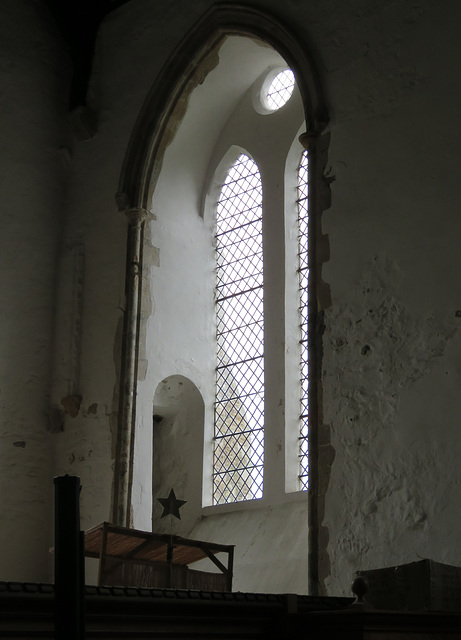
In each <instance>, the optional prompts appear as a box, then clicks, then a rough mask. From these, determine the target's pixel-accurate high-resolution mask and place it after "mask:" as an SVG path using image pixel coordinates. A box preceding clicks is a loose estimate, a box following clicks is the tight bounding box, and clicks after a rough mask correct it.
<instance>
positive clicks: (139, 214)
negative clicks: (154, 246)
mask: <svg viewBox="0 0 461 640" xmlns="http://www.w3.org/2000/svg"><path fill="white" fill-rule="evenodd" d="M125 215H126V216H127V218H128V220H129V221H130V223H131V224H140V223H141V222H144V220H145V219H146V218H147V216H148V215H149V211H148V210H147V209H144V208H143V207H134V208H132V209H126V211H125Z"/></svg>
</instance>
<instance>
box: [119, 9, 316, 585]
mask: <svg viewBox="0 0 461 640" xmlns="http://www.w3.org/2000/svg"><path fill="white" fill-rule="evenodd" d="M229 36H244V37H248V38H251V39H254V40H259V41H260V42H262V43H263V44H266V45H268V46H270V47H272V48H273V49H274V50H275V51H277V52H278V53H279V54H280V55H281V56H282V57H283V58H284V59H285V60H286V62H287V64H288V65H289V66H290V68H291V69H292V70H293V71H294V73H295V76H296V81H297V84H298V87H299V90H300V93H301V97H302V101H303V107H304V114H305V121H306V125H307V131H306V133H304V134H303V135H302V136H301V138H300V140H301V142H302V144H303V146H305V148H306V149H308V153H309V185H310V186H309V196H310V203H309V209H310V215H309V225H310V230H309V233H310V237H311V238H314V239H315V242H314V243H312V249H311V251H310V257H309V259H310V271H309V273H310V277H309V290H310V292H311V294H310V296H309V304H310V306H311V309H310V313H309V315H310V318H311V326H310V328H309V336H310V338H309V339H310V341H311V343H312V345H311V346H312V347H313V348H312V349H311V353H312V355H313V357H312V361H311V362H310V368H311V371H314V372H315V374H314V375H313V376H312V380H311V382H310V385H309V396H310V397H309V402H310V406H311V408H312V409H311V415H313V416H317V415H320V412H319V410H318V407H319V402H318V398H319V397H320V393H321V390H320V385H318V384H317V381H318V380H320V358H317V359H316V360H315V354H316V353H317V352H318V353H321V345H319V339H320V338H319V336H320V333H321V326H320V325H321V317H322V314H321V313H319V312H321V310H322V308H324V307H325V306H328V301H329V290H328V286H327V285H325V284H324V283H322V280H321V275H320V271H321V268H320V264H319V262H320V261H319V260H318V259H317V255H316V254H317V251H316V246H321V247H322V250H321V251H320V253H321V254H322V256H325V255H326V254H328V251H327V250H325V244H326V242H325V241H326V237H325V236H322V234H321V230H320V216H321V213H322V210H324V209H326V208H328V206H329V186H328V181H327V180H326V179H325V178H324V169H325V165H326V159H327V149H328V134H326V135H322V131H323V130H324V128H325V127H326V125H327V124H328V116H327V110H326V108H325V104H324V101H323V97H322V91H321V87H320V82H319V78H318V75H317V72H316V69H315V66H314V64H313V62H312V58H311V56H310V54H309V52H308V50H307V47H306V46H305V43H304V42H302V40H300V39H299V38H298V37H297V36H295V34H294V33H293V32H291V31H289V30H288V29H287V28H286V27H285V26H283V25H282V24H281V23H280V22H279V21H278V20H277V19H275V18H274V17H273V16H271V15H270V14H268V13H266V12H264V11H261V10H259V9H257V8H255V7H251V6H247V5H241V4H227V3H216V4H214V5H213V6H212V7H211V8H210V9H209V10H208V11H207V12H206V13H205V14H204V16H203V17H202V18H201V19H200V20H199V21H198V22H197V23H196V24H195V26H193V27H192V29H191V31H190V32H189V34H188V35H186V37H185V38H184V39H183V40H182V42H181V44H180V45H179V47H178V48H177V49H176V50H174V51H173V53H172V54H171V55H170V57H169V60H168V61H167V63H166V65H165V66H164V67H163V69H162V71H161V72H160V73H159V75H158V77H157V79H156V80H155V82H154V84H153V86H152V88H151V90H150V91H149V93H148V95H147V97H146V100H145V102H144V104H143V106H142V108H141V111H140V113H139V116H138V118H137V121H136V123H135V126H134V129H133V132H132V135H131V138H130V142H129V144H128V149H127V152H126V155H125V159H124V163H123V166H122V171H121V175H120V180H119V186H118V192H117V194H116V196H115V197H116V202H117V205H118V208H119V210H120V211H124V212H125V213H126V215H127V217H128V242H127V271H126V308H125V318H124V335H123V347H122V367H121V375H120V407H119V417H118V433H117V452H116V460H115V468H114V491H113V505H112V517H113V520H114V522H116V523H117V524H120V525H123V526H130V509H131V505H130V494H131V483H132V468H133V444H134V424H135V417H136V402H135V398H136V386H137V376H136V370H137V357H138V356H137V354H138V346H139V326H140V325H139V318H140V305H141V278H142V243H143V229H144V220H145V218H146V216H147V212H148V210H149V206H150V195H151V193H152V189H153V185H154V183H155V181H156V178H157V176H158V173H159V167H160V166H161V163H162V156H163V152H164V149H165V145H166V144H167V143H168V141H169V135H174V132H171V131H170V130H169V128H168V125H169V123H170V122H171V117H172V115H173V113H174V111H175V109H176V108H177V107H178V103H179V101H180V99H181V98H182V99H183V100H184V98H186V104H187V97H188V96H189V95H190V93H191V92H192V90H193V89H194V88H195V86H197V84H199V83H200V82H201V81H202V80H203V77H204V75H206V73H207V72H208V71H209V70H211V68H213V65H216V64H217V63H218V55H217V54H218V52H219V48H220V46H221V44H222V43H223V42H224V40H225V39H226V38H227V37H229ZM185 60H186V61H188V62H187V63H186V66H184V61H185ZM200 74H202V76H200ZM186 108H187V106H186ZM324 259H325V257H323V258H321V260H324ZM317 430H318V429H317V428H316V425H313V426H312V427H311V429H310V446H309V452H310V460H309V469H310V478H309V494H308V495H309V573H310V575H309V591H310V593H311V594H313V595H315V594H316V593H318V591H319V588H318V585H319V571H318V558H319V548H318V547H319V545H318V539H319V536H318V532H319V522H318V519H319V518H318V514H319V512H321V505H320V509H319V497H318V484H319V482H318V442H317Z"/></svg>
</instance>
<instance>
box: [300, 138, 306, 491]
mask: <svg viewBox="0 0 461 640" xmlns="http://www.w3.org/2000/svg"><path fill="white" fill-rule="evenodd" d="M308 222H309V210H308V158H307V151H305V152H304V153H303V155H302V158H301V162H300V165H299V169H298V273H299V315H300V318H299V320H300V325H301V343H300V345H301V353H300V359H301V363H300V365H301V425H300V437H299V484H300V489H301V490H307V489H308V485H309V456H308V449H309V440H308V435H309V406H308V391H309V353H308V321H307V318H308V286H307V285H308V279H309V268H308V252H307V250H308Z"/></svg>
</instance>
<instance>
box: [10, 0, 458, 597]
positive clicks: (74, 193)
mask: <svg viewBox="0 0 461 640" xmlns="http://www.w3.org/2000/svg"><path fill="white" fill-rule="evenodd" d="M253 4H254V5H256V6H259V7H261V8H263V9H266V10H268V11H270V12H272V13H273V14H274V15H276V16H278V17H280V19H281V20H282V21H283V22H285V23H286V25H287V26H288V28H290V29H293V31H295V32H296V33H297V34H298V36H300V37H301V38H303V39H304V38H305V40H306V42H307V43H308V45H309V48H310V50H311V51H312V53H313V54H314V57H315V59H316V62H317V64H318V67H319V71H320V75H321V79H322V82H323V85H324V88H325V91H326V95H327V99H328V104H329V110H330V115H331V125H330V130H331V146H330V154H329V166H330V168H329V173H330V174H331V176H335V178H336V180H335V182H334V183H333V186H332V207H331V209H330V210H329V211H328V212H327V213H326V214H325V215H324V221H323V230H324V232H325V233H328V234H329V236H330V247H331V260H330V262H329V263H328V264H327V265H325V266H324V269H323V277H324V279H325V280H326V281H327V282H329V284H330V286H331V292H332V301H333V303H332V306H331V308H329V309H328V310H327V311H326V313H325V325H326V331H325V335H324V362H323V368H324V374H323V388H324V422H325V425H324V427H323V432H324V433H325V434H326V437H325V441H326V442H328V441H331V447H332V449H329V455H328V465H325V468H324V476H323V483H322V486H323V487H324V489H325V491H326V504H325V513H324V516H323V523H322V524H323V527H324V529H323V530H322V531H323V534H322V541H323V542H322V544H323V548H322V559H323V562H324V564H323V565H322V573H321V578H322V587H323V588H324V589H326V590H327V591H328V593H330V594H341V593H347V592H348V584H349V582H350V578H351V575H352V573H353V571H355V570H357V569H360V568H373V567H378V566H382V565H389V564H393V563H396V562H404V561H410V560H414V559H417V558H418V557H430V558H434V559H435V560H439V561H445V562H450V563H453V564H461V557H460V554H459V552H458V547H459V545H458V542H459V537H460V522H459V518H458V517H457V511H458V509H457V505H458V503H459V498H460V483H459V477H458V475H459V472H458V465H457V460H458V459H459V454H460V441H459V435H458V433H459V415H460V412H461V406H460V400H459V399H458V395H459V394H458V389H459V386H460V382H461V370H460V365H459V362H460V357H461V344H460V333H459V331H458V318H457V317H456V311H457V310H458V309H461V303H460V300H459V273H460V272H461V253H460V252H459V247H458V244H459V240H458V239H459V236H460V231H461V229H460V226H461V222H460V217H459V213H458V212H459V209H460V204H461V203H460V195H459V177H458V176H459V172H460V169H461V166H460V161H459V141H460V138H461V124H460V121H459V113H460V112H461V109H460V107H461V105H460V101H461V93H460V91H459V89H458V88H457V83H456V78H457V76H458V71H459V69H458V66H459V60H460V50H459V48H460V39H459V37H458V33H457V28H458V25H459V19H460V17H461V16H460V15H459V14H460V11H461V5H460V4H459V3H458V2H457V1H456V0H449V1H448V2H445V3H439V2H436V1H435V0H387V1H385V2H382V1H379V2H378V1H373V2H371V1H370V0H352V1H351V2H347V3H346V2H337V1H336V0H327V1H325V0H313V1H312V2H309V3H307V2H301V0H286V1H285V2H284V3H283V5H282V4H281V3H280V2H278V0H259V1H256V2H254V3H253ZM210 5H211V1H210V0H200V1H198V2H193V3H191V2H189V1H188V0H176V1H175V2H170V1H168V2H167V1H166V0H165V1H162V2H156V3H152V2H151V1H150V0H132V2H130V3H127V4H126V5H124V6H122V7H120V8H119V9H118V10H116V11H114V12H113V13H111V14H110V15H109V16H108V18H107V19H106V20H105V21H104V23H103V25H102V26H101V29H100V33H99V38H98V42H97V47H96V53H95V60H94V67H93V75H92V80H91V86H90V91H89V96H88V104H89V106H90V107H91V108H92V109H94V111H95V112H96V113H97V119H98V127H97V132H96V135H95V136H94V137H93V138H92V139H91V140H88V141H86V142H79V143H76V142H74V143H71V142H70V141H69V138H68V136H69V130H68V129H67V128H66V125H65V124H64V118H65V111H66V106H65V102H66V98H67V86H66V85H67V83H68V80H69V68H68V62H67V57H66V54H65V52H64V49H63V47H62V43H61V42H60V41H59V38H58V37H57V35H56V33H55V32H54V30H53V29H52V27H51V26H50V24H49V22H48V21H47V18H46V16H45V14H43V13H41V11H40V10H39V7H40V6H41V5H40V4H39V3H38V2H32V3H30V2H22V1H19V0H14V1H13V0H4V1H3V2H2V5H1V7H0V17H1V19H0V30H1V35H2V37H1V39H0V43H1V44H0V52H1V54H2V55H1V56H0V60H1V63H0V118H1V123H2V148H1V149H0V182H1V193H2V203H3V204H2V209H1V221H2V222H1V224H2V233H1V236H0V242H1V252H0V262H1V267H0V272H1V274H2V287H1V290H0V296H1V304H0V314H1V321H0V337H1V338H0V349H1V359H0V404H1V407H2V417H1V424H0V438H1V440H0V446H1V450H0V451H1V465H0V487H1V493H0V496H1V497H0V501H1V504H0V519H1V526H0V547H1V549H2V554H1V558H0V572H1V574H2V575H1V577H2V579H9V578H11V579H41V580H45V579H48V578H49V574H48V571H47V562H48V560H47V554H46V549H47V547H48V545H49V543H50V536H49V525H50V523H51V521H52V509H51V496H52V475H53V474H54V473H56V472H57V473H64V472H70V473H76V474H78V475H80V476H81V477H82V482H83V485H84V488H83V494H82V522H83V523H84V526H90V525H92V524H95V523H96V522H97V521H100V520H102V519H105V518H107V517H108V513H109V501H110V492H111V462H112V457H113V433H114V429H115V420H116V408H117V394H118V387H117V370H118V367H119V358H120V336H121V333H120V323H121V317H122V313H123V306H124V295H123V281H124V270H125V266H124V260H125V228H126V222H125V220H124V219H123V216H121V215H120V214H118V213H117V212H116V207H115V204H114V194H115V192H116V190H117V182H118V176H119V173H120V169H121V166H122V162H123V157H124V153H125V149H126V145H127V143H128V140H129V136H130V133H131V130H132V127H133V125H134V122H135V120H136V117H137V115H138V113H139V110H140V108H141V106H142V103H143V100H144V98H145V96H146V95H147V92H148V90H149V88H150V87H151V86H152V83H153V81H154V80H155V77H156V75H157V74H158V73H159V71H160V69H161V68H162V66H163V64H164V63H165V61H166V60H167V59H168V56H169V55H170V54H171V52H172V51H173V49H174V47H175V46H176V45H177V44H178V43H179V42H180V40H181V38H182V37H183V35H184V34H185V33H186V32H187V30H188V29H189V28H190V27H191V26H192V25H193V24H194V22H195V21H196V20H197V19H198V18H199V17H200V15H201V14H202V13H203V12H204V11H205V10H206V9H207V8H208V7H209V6H210ZM66 183H67V186H68V191H67V205H66V207H64V206H63V200H64V195H63V190H64V186H65V185H66ZM64 210H65V211H66V219H65V222H64V221H63V217H64V214H63V212H64ZM63 222H64V224H63ZM61 232H62V237H61V236H60V235H59V234H60V233H61ZM58 237H60V247H61V248H62V252H63V254H65V251H66V250H69V247H75V246H77V245H78V246H82V247H83V248H84V256H85V261H84V264H85V268H84V279H83V283H84V284H83V302H82V320H81V322H82V325H81V353H80V359H79V362H78V367H77V368H78V371H79V385H78V389H77V391H78V394H79V395H80V396H82V400H81V404H80V409H79V413H78V414H77V416H76V417H75V418H73V417H71V416H70V415H69V414H67V415H66V416H65V419H64V431H62V432H61V433H57V434H49V433H48V432H47V429H46V426H47V418H46V416H45V413H46V411H47V409H48V408H49V405H48V391H49V389H48V379H49V373H50V369H51V366H52V360H53V362H54V369H53V371H54V374H53V375H54V377H53V386H52V389H51V392H50V397H51V400H52V404H53V405H56V406H57V407H60V402H61V399H62V398H63V397H65V396H66V395H68V393H69V391H68V388H69V387H68V383H69V379H68V377H66V376H67V373H66V372H67V371H68V367H67V365H66V362H65V358H66V357H68V356H65V355H64V356H62V353H63V352H65V349H64V347H63V346H62V344H61V343H60V340H58V341H57V345H56V353H55V354H54V355H53V357H51V352H52V347H51V343H52V340H51V336H52V332H53V318H52V310H53V287H54V277H55V264H56V256H57V243H58ZM152 242H153V245H155V238H153V239H152ZM155 246H156V245H155ZM64 263H65V260H64ZM59 264H62V263H59ZM69 271H70V272H71V270H69ZM66 279H67V283H68V285H69V286H70V285H71V282H72V276H71V274H69V276H68V277H66V278H64V284H63V285H62V286H63V291H64V292H65V291H66V286H67V285H66ZM70 304H71V303H70V302H69V298H68V297H67V298H66V295H64V294H62V295H59V294H58V296H57V300H56V305H57V321H56V330H57V332H56V335H67V334H66V331H67V328H68V324H67V322H68V319H69V317H70V316H71V309H69V305H70ZM61 356H62V357H61ZM62 358H64V362H63V360H62ZM56 363H58V365H59V366H56ZM160 368H161V363H160ZM170 373H172V372H171V371H167V374H170ZM71 382H72V380H71ZM154 391H155V389H152V394H153V393H154ZM95 407H96V408H95ZM145 422H146V429H147V428H151V416H145ZM333 452H334V460H333ZM52 456H54V460H53V459H52ZM330 464H331V469H330ZM148 471H149V473H150V467H149V466H148ZM150 498H151V495H150V493H149V491H146V492H144V493H143V492H142V491H139V494H136V500H138V501H139V503H141V502H143V501H146V500H149V499H150ZM135 506H136V508H138V507H139V505H138V504H136V505H135ZM202 525H203V523H199V524H198V525H197V527H196V530H195V531H193V534H194V535H197V537H200V535H202V534H203V533H204V531H205V529H204V528H203V526H202ZM304 525H305V514H304V512H303V511H302V508H301V507H300V505H299V504H297V503H287V504H286V505H283V506H282V507H279V508H277V509H273V510H271V511H270V513H268V512H266V511H265V510H260V511H259V512H258V511H257V510H254V511H253V512H252V513H251V514H244V513H243V512H235V513H232V514H229V515H228V517H226V518H221V519H215V520H214V524H213V526H212V527H211V529H210V528H208V529H207V531H208V533H209V534H210V537H213V538H214V537H216V538H221V537H222V539H223V542H229V543H232V542H233V541H234V540H233V537H234V535H235V536H237V535H240V533H239V532H242V531H244V532H245V536H246V538H245V539H246V542H245V544H244V546H243V549H244V550H245V551H244V552H243V553H242V556H241V559H239V560H238V562H237V569H238V575H236V585H238V588H240V589H254V590H262V591H269V590H278V589H283V590H290V589H288V588H286V589H285V587H286V586H287V585H288V584H292V585H294V586H293V590H299V591H302V590H303V584H305V583H304V582H303V580H304V577H300V573H301V572H302V573H303V576H304V573H305V570H306V562H305V559H306V557H307V551H303V550H302V549H301V546H302V544H303V540H304V533H303V532H304V531H305V530H304ZM207 526H208V525H207ZM287 527H288V528H289V532H288V535H289V538H290V540H291V541H292V542H293V541H295V542H293V545H294V546H293V549H294V548H296V552H295V551H293V555H292V557H291V560H292V561H290V562H291V564H289V567H290V568H289V569H287V568H286V567H287V566H288V565H287V564H284V560H283V558H282V557H281V556H280V557H278V559H277V564H276V567H277V580H276V581H272V582H271V581H270V580H269V579H267V576H268V575H269V573H268V566H269V564H271V563H273V557H271V555H272V553H268V552H267V551H268V550H269V551H271V552H272V551H273V552H274V554H275V553H276V552H277V549H278V548H279V546H280V545H279V544H278V543H277V541H279V534H280V531H281V530H282V529H284V528H287ZM31 531H33V533H34V535H33V536H31V535H30V532H31ZM224 538H225V539H224ZM258 542H260V543H261V546H260V551H259V552H258V553H253V551H254V549H255V545H256V544H258ZM247 543H248V544H247ZM246 545H247V546H246ZM271 545H272V546H271ZM252 550H253V551H252ZM305 553H306V555H304V554H305ZM248 558H251V560H250V561H248ZM328 562H329V563H330V568H329V567H328ZM245 563H246V564H245ZM264 563H266V564H265V565H264ZM256 565H258V570H257V571H256V570H255V566H256ZM299 565H301V566H302V571H299V568H298V569H296V566H298V567H299ZM271 571H272V568H271Z"/></svg>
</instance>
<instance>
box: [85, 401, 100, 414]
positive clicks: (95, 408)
mask: <svg viewBox="0 0 461 640" xmlns="http://www.w3.org/2000/svg"><path fill="white" fill-rule="evenodd" d="M97 412H98V403H97V402H93V404H90V406H89V407H88V411H87V413H89V414H93V415H96V414H97Z"/></svg>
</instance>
